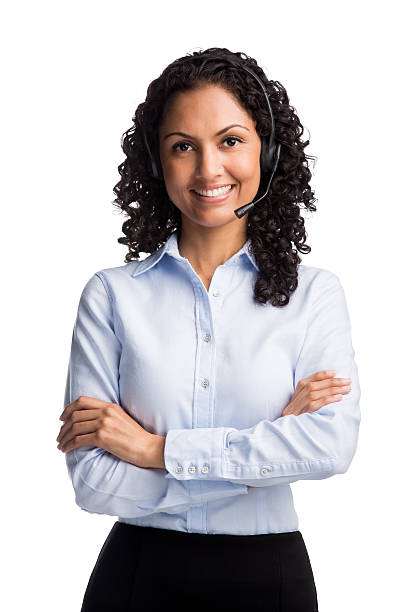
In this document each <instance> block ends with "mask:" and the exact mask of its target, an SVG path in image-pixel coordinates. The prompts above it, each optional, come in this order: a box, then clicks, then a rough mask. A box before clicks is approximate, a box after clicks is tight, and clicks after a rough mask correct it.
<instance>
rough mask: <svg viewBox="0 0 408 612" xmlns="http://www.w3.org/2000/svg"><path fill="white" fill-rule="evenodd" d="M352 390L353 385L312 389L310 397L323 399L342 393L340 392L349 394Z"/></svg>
mask: <svg viewBox="0 0 408 612" xmlns="http://www.w3.org/2000/svg"><path fill="white" fill-rule="evenodd" d="M350 390H351V386H350V385H346V386H344V385H342V386H341V387H332V388H331V389H330V390H327V389H319V390H317V391H312V392H311V393H310V399H311V400H312V401H314V400H320V399H323V398H325V397H331V396H333V395H340V394H343V395H345V394H347V393H350Z"/></svg>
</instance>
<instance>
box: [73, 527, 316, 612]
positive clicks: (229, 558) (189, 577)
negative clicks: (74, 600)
mask: <svg viewBox="0 0 408 612" xmlns="http://www.w3.org/2000/svg"><path fill="white" fill-rule="evenodd" d="M169 606H170V607H173V606H174V609H175V610H176V611H177V612H184V611H186V612H187V611H188V612H198V611H202V610H206V611H210V610H211V612H212V611H217V610H220V611H221V610H222V611H223V612H225V610H228V609H230V610H234V611H235V610H246V611H247V612H252V611H254V610H269V611H270V612H317V611H318V604H317V593H316V587H315V582H314V577H313V571H312V567H311V564H310V559H309V555H308V552H307V550H306V546H305V543H304V540H303V537H302V534H301V533H300V531H291V532H286V533H268V534H261V535H230V534H202V533H188V532H184V531H174V530H169V529H158V528H154V527H140V526H135V525H129V524H126V523H121V522H119V521H117V522H116V523H115V524H114V525H113V527H112V529H111V531H110V532H109V534H108V537H107V538H106V540H105V542H104V544H103V546H102V549H101V551H100V553H99V556H98V559H97V561H96V564H95V566H94V568H93V571H92V573H91V576H90V578H89V582H88V586H87V588H86V591H85V595H84V599H83V604H82V608H81V612H139V611H140V612H141V611H143V612H148V611H152V610H160V612H166V611H167V609H168V607H169Z"/></svg>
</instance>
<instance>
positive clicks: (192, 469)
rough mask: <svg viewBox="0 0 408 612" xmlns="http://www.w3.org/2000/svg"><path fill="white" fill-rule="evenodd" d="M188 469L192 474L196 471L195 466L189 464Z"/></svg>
mask: <svg viewBox="0 0 408 612" xmlns="http://www.w3.org/2000/svg"><path fill="white" fill-rule="evenodd" d="M188 471H189V472H190V474H194V472H195V471H196V466H195V465H190V467H189V468H188Z"/></svg>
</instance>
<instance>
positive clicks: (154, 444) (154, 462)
mask: <svg viewBox="0 0 408 612" xmlns="http://www.w3.org/2000/svg"><path fill="white" fill-rule="evenodd" d="M165 442H166V436H159V435H156V434H152V439H151V441H150V448H149V457H148V464H149V465H148V467H150V468H159V469H162V470H165V469H166V464H165V462H164V445H165Z"/></svg>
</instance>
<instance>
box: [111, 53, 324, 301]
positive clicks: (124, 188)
mask: <svg viewBox="0 0 408 612" xmlns="http://www.w3.org/2000/svg"><path fill="white" fill-rule="evenodd" d="M220 54H222V55H223V56H231V58H232V60H235V63H238V62H239V63H241V64H242V65H246V66H248V67H249V68H251V70H253V71H254V72H255V73H256V74H257V75H258V76H259V78H260V79H261V81H262V82H263V83H264V86H265V88H266V90H267V92H268V95H269V99H270V104H271V107H272V111H273V114H274V118H275V130H276V133H275V140H276V142H277V143H280V144H281V151H280V158H279V163H278V166H277V169H276V172H275V174H274V177H273V179H272V182H271V185H270V189H269V192H268V194H267V195H266V196H265V198H263V200H262V204H259V205H255V206H254V207H253V208H252V209H251V210H250V211H249V212H248V213H247V215H248V221H247V238H249V239H250V243H249V248H250V251H251V253H252V254H253V255H254V257H255V261H256V263H257V265H258V267H259V272H258V276H257V279H256V282H255V285H254V294H253V297H254V300H255V301H256V302H258V303H261V304H266V303H267V302H270V303H271V304H272V306H285V305H286V304H288V303H289V299H290V294H291V293H292V292H293V291H295V289H296V288H297V286H298V265H299V264H300V262H301V261H302V259H301V257H300V256H299V255H298V253H297V251H300V252H302V253H309V252H310V251H311V247H310V246H308V245H307V244H306V243H305V240H306V236H307V233H306V230H305V226H304V219H303V217H302V216H301V215H300V206H299V204H300V203H303V204H304V208H306V209H308V210H310V211H315V210H316V207H315V206H314V204H313V203H314V202H316V199H315V198H314V197H313V196H314V192H313V191H312V190H311V188H310V185H309V181H310V179H311V176H312V175H311V172H310V170H309V166H308V161H307V160H308V159H314V160H315V159H316V158H315V157H314V156H308V155H305V153H304V149H305V147H306V146H307V145H308V144H309V140H307V141H305V142H303V141H302V140H301V136H302V134H303V126H302V124H301V123H300V121H299V118H298V116H297V114H296V109H295V108H294V107H292V106H291V105H290V104H289V98H288V95H287V93H286V90H285V88H284V87H283V85H281V83H279V81H269V80H268V79H267V77H266V76H265V73H264V72H263V70H262V68H260V67H259V66H258V64H257V62H256V60H255V59H253V58H251V57H250V56H248V55H247V54H245V53H241V52H236V53H234V52H232V51H229V50H228V49H226V48H220V47H212V48H210V49H206V50H205V51H195V52H193V53H192V54H188V55H186V56H184V57H183V58H179V60H175V61H174V62H172V63H171V64H169V65H168V66H167V67H166V68H165V69H164V71H163V72H162V74H161V75H160V76H159V77H158V78H157V79H155V80H154V81H152V82H151V83H150V85H149V87H148V89H147V95H146V100H145V102H142V103H141V104H139V106H138V107H137V109H136V111H135V114H134V116H133V117H132V120H133V122H134V125H133V126H132V127H131V128H129V129H128V130H127V131H126V132H125V133H124V134H123V135H122V141H121V144H122V149H123V151H124V153H125V155H126V159H125V161H124V162H123V163H122V164H121V165H120V166H118V171H119V174H120V175H121V179H120V181H119V182H118V183H117V184H116V185H115V187H114V189H113V192H114V193H115V195H116V196H117V197H116V199H115V200H114V201H113V202H112V204H114V205H115V206H117V207H119V208H120V209H121V211H123V212H124V213H126V215H127V217H128V218H127V220H126V221H125V222H124V223H123V226H122V231H123V233H124V234H125V237H123V236H121V237H120V238H118V242H119V243H120V244H126V245H128V247H129V250H128V253H127V254H126V257H125V262H126V263H128V262H130V261H132V260H134V259H139V252H140V251H141V252H143V253H148V254H151V253H153V252H154V251H156V250H157V249H158V248H160V247H161V246H162V245H163V244H164V243H165V242H166V240H167V239H168V237H169V236H170V234H171V233H172V232H173V231H174V230H178V231H179V235H180V230H181V213H180V210H179V209H178V208H177V207H176V206H175V205H174V204H173V202H171V200H170V198H169V196H168V194H167V191H166V187H165V184H164V182H163V181H160V180H156V179H154V178H153V177H152V176H151V173H150V172H149V168H148V166H147V162H148V155H147V151H146V147H145V144H144V140H143V133H142V129H141V125H143V128H144V130H145V133H146V136H147V138H148V141H149V143H151V146H152V147H153V150H154V151H156V158H157V159H158V160H160V157H159V155H158V153H157V152H158V150H159V148H158V147H159V144H158V142H159V140H158V128H159V126H160V125H161V121H162V118H163V117H164V114H165V111H166V108H167V104H168V103H169V101H170V97H172V96H174V95H175V94H176V93H178V92H182V91H191V90H194V89H196V88H198V87H200V86H202V85H203V84H218V85H220V86H222V87H223V88H224V89H225V90H226V91H228V92H229V93H231V94H233V95H234V96H235V98H236V99H237V101H238V102H239V103H240V105H241V107H243V108H244V109H245V110H246V112H247V113H248V114H249V115H250V117H251V118H252V120H253V121H254V123H255V126H256V131H257V133H258V135H259V137H260V138H261V139H262V137H264V136H268V135H269V133H270V124H271V119H270V114H269V111H268V108H267V103H266V100H265V96H264V94H263V93H262V90H261V88H260V86H259V83H257V82H256V80H255V79H254V77H253V76H252V75H250V74H249V73H248V72H247V71H246V70H242V69H241V68H239V66H238V67H236V66H235V65H230V63H229V62H228V63H225V64H224V63H222V65H220V63H219V62H215V63H214V62H211V61H207V62H200V61H198V60H197V59H195V60H194V61H187V62H183V63H181V64H180V63H179V62H180V60H183V59H185V58H187V57H194V58H201V57H202V58H203V60H204V59H208V57H209V56H211V55H220ZM269 178H270V176H269V177H268V176H263V173H261V180H260V186H259V189H258V194H263V193H264V192H265V190H266V187H267V183H268V179H269ZM258 194H257V196H256V197H260V195H258ZM292 242H293V244H294V246H295V248H292Z"/></svg>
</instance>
